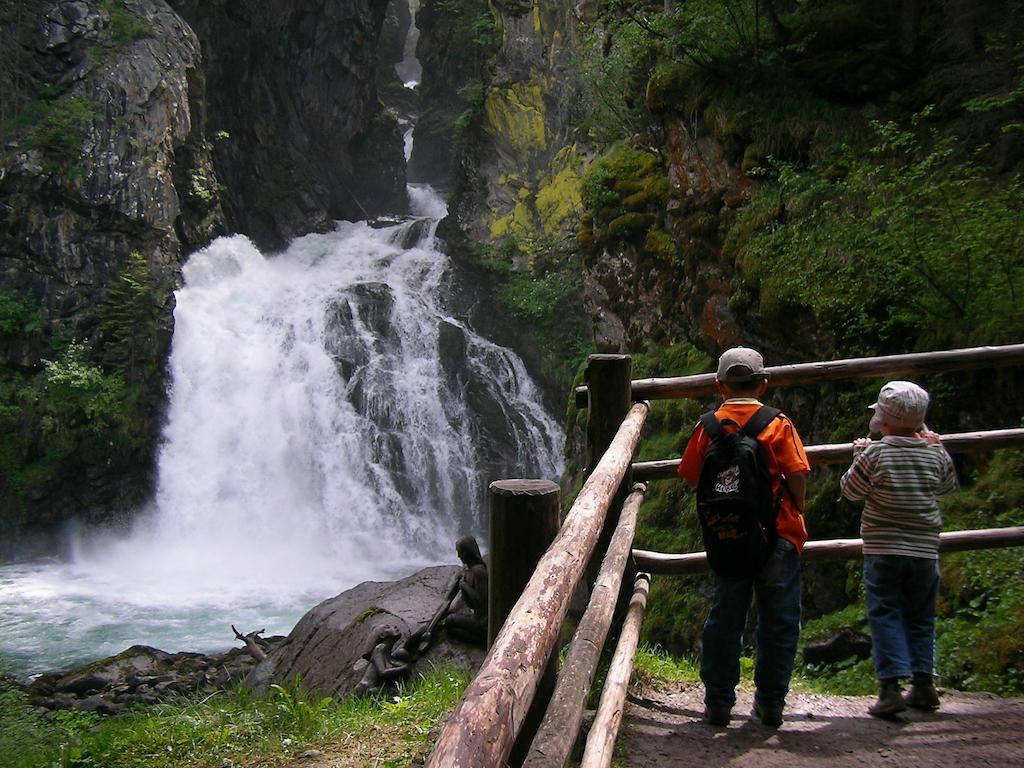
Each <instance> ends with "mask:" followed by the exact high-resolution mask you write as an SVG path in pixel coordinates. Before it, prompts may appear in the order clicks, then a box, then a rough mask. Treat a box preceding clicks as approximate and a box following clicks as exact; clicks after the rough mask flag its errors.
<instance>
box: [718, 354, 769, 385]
mask: <svg viewBox="0 0 1024 768" xmlns="http://www.w3.org/2000/svg"><path fill="white" fill-rule="evenodd" d="M717 378H718V380H719V381H722V382H725V383H726V384H728V383H729V382H737V383H740V382H748V381H750V380H751V379H754V378H763V379H767V378H768V371H766V370H765V369H764V359H763V358H762V357H761V353H760V352H758V351H757V350H756V349H751V348H750V347H733V348H732V349H727V350H726V351H725V352H723V353H722V356H721V357H720V358H718V374H717Z"/></svg>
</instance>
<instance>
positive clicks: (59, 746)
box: [0, 669, 468, 768]
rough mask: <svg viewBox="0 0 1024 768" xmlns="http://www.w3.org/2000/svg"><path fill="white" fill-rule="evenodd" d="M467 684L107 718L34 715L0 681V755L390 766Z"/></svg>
mask: <svg viewBox="0 0 1024 768" xmlns="http://www.w3.org/2000/svg"><path fill="white" fill-rule="evenodd" d="M467 682H468V678H467V677H466V676H465V675H464V674H462V673H459V672H454V671H452V670H445V669H437V670H434V671H432V672H430V673H428V674H427V675H425V676H424V677H422V678H421V679H420V680H419V681H417V682H415V683H413V684H407V685H402V686H399V688H398V689H397V690H392V691H391V692H389V693H379V694H377V695H374V696H369V697H366V698H360V699H356V698H345V699H343V700H341V701H335V700H334V699H332V698H330V697H325V698H321V697H318V696H314V695H311V694H308V693H305V692H303V691H301V690H300V689H299V688H298V686H297V685H295V684H291V685H287V686H272V688H271V690H270V692H269V693H268V694H267V695H266V696H256V695H254V694H252V693H251V692H250V691H247V690H245V689H238V690H235V691H233V692H221V693H218V694H215V695H212V696H208V697H206V698H203V699H195V700H191V701H188V702H186V703H184V704H180V705H174V706H171V705H164V706H158V707H152V708H147V709H139V710H134V711H131V712H128V713H125V714H122V715H118V716H115V717H108V718H100V717H98V716H95V715H87V714H83V713H70V712H63V713H55V714H49V715H47V714H39V712H38V711H37V710H35V709H33V708H30V707H28V706H27V704H26V703H25V701H24V697H23V696H22V694H21V692H20V691H18V690H17V689H15V688H14V687H13V686H11V685H10V684H9V683H0V749H2V751H3V755H4V765H5V766H7V767H8V768H29V766H39V765H60V766H62V768H63V767H65V766H67V767H68V768H74V767H77V766H81V767H82V768H84V767H85V766H104V768H121V767H122V766H124V767H125V768H127V766H139V765H145V766H148V767H149V768H171V767H172V766H182V765H188V766H196V767H197V768H198V767H202V768H206V767H210V768H213V767H214V766H216V767H217V768H222V767H223V766H234V765H262V766H276V765H285V764H289V763H290V762H291V761H292V760H294V759H295V757H296V756H297V755H298V754H300V753H301V752H303V751H305V750H308V749H317V750H320V751H323V752H325V753H327V754H328V755H330V756H331V758H332V762H331V764H332V765H338V766H362V765H376V766H381V768H384V767H385V766H389V767H395V768H397V766H405V765H408V764H409V762H410V760H411V759H412V758H413V757H414V756H415V755H416V754H417V753H418V752H419V751H420V750H421V749H423V748H424V747H425V746H426V743H427V736H428V734H429V731H430V729H431V727H432V726H433V725H434V723H435V722H436V721H437V719H438V718H439V717H440V716H441V715H442V714H444V713H445V712H446V711H447V710H449V709H450V708H451V707H452V706H454V704H455V703H456V701H457V700H458V698H459V696H461V694H462V691H463V689H464V688H465V686H466V684H467Z"/></svg>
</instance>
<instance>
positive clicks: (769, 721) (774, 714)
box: [750, 701, 782, 728]
mask: <svg viewBox="0 0 1024 768" xmlns="http://www.w3.org/2000/svg"><path fill="white" fill-rule="evenodd" d="M750 714H752V715H753V716H754V717H756V718H759V719H760V720H761V723H762V724H763V725H767V726H768V727H769V728H778V727H779V726H780V725H782V707H778V706H773V705H771V704H762V703H761V702H759V701H755V702H754V708H753V709H752V710H750Z"/></svg>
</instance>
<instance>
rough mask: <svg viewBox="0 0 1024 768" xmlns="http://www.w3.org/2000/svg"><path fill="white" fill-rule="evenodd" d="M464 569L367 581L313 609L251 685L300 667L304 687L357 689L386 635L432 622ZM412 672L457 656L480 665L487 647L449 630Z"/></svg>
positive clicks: (289, 676)
mask: <svg viewBox="0 0 1024 768" xmlns="http://www.w3.org/2000/svg"><path fill="white" fill-rule="evenodd" d="M459 572H460V569H459V568H458V567H456V566H447V565H441V566H435V567H433V568H426V569H424V570H422V571H420V572H418V573H415V574H413V575H412V576H409V577H407V578H405V579H402V580H401V581H397V582H372V581H368V582H364V583H362V584H360V585H358V586H356V587H353V588H352V589H350V590H348V591H347V592H343V593H342V594H340V595H338V596H337V597H332V598H330V599H328V600H325V601H324V602H322V603H320V604H319V605H318V606H316V607H315V608H313V609H312V610H310V611H309V612H308V613H307V614H306V615H305V616H303V617H302V619H300V620H299V623H298V624H296V625H295V629H293V630H292V631H291V633H290V634H289V635H288V637H287V638H286V639H285V640H284V642H283V643H281V644H280V645H279V646H277V647H276V648H275V649H274V650H272V651H271V652H270V653H269V654H268V656H267V658H266V659H265V660H264V661H262V662H260V664H259V665H258V666H257V667H256V668H255V669H254V670H253V671H252V673H251V674H250V675H249V677H248V678H247V679H246V685H249V686H252V687H254V688H257V689H261V688H265V687H266V686H268V685H269V684H270V683H287V682H291V681H292V680H294V679H295V676H296V675H298V676H299V678H300V680H301V684H302V686H303V688H305V689H307V690H313V691H318V692H320V693H323V694H328V695H333V696H339V695H343V694H346V693H349V692H351V691H354V690H355V689H356V686H357V685H358V684H359V682H360V680H361V679H362V677H363V675H364V672H365V663H361V660H362V661H363V662H365V660H367V659H368V658H369V657H370V655H371V654H372V652H373V650H374V648H375V647H376V646H377V645H378V644H379V643H380V642H381V639H382V638H390V641H391V642H394V641H395V640H396V639H399V638H407V637H409V635H410V634H412V633H413V632H414V631H416V630H417V629H419V628H420V627H421V626H423V625H425V624H427V623H428V622H429V621H430V619H431V617H432V616H433V614H434V613H435V611H436V610H437V609H438V606H440V605H441V604H442V603H444V602H445V600H446V598H447V597H448V593H449V590H450V588H451V586H452V583H453V581H454V580H455V579H457V578H458V575H459ZM438 634H439V635H440V636H438V637H435V638H433V642H432V644H431V645H430V647H429V648H428V649H427V650H426V652H425V653H424V654H423V655H422V656H420V657H419V658H418V660H416V662H415V663H414V664H413V665H412V666H411V668H410V669H409V670H408V672H407V673H406V674H413V673H414V671H415V669H416V668H417V665H419V668H421V669H429V668H431V667H434V666H438V665H443V664H450V665H454V666H456V667H460V668H462V669H467V670H468V669H474V668H476V667H477V666H479V664H480V662H481V660H482V659H483V649H482V648H474V647H472V646H468V645H465V644H462V643H452V642H450V641H448V639H447V638H446V637H445V635H444V633H443V632H440V633H438Z"/></svg>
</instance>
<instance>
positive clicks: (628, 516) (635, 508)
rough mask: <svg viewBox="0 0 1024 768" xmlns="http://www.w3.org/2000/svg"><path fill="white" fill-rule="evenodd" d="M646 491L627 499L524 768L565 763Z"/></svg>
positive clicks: (636, 491) (635, 488)
mask: <svg viewBox="0 0 1024 768" xmlns="http://www.w3.org/2000/svg"><path fill="white" fill-rule="evenodd" d="M645 491H646V488H645V487H644V486H643V485H639V484H637V485H634V486H633V490H632V492H631V493H630V494H629V496H628V497H627V498H626V503H625V504H624V505H623V508H622V514H621V515H620V517H619V524H618V526H616V528H615V534H614V535H613V536H612V540H611V543H610V545H609V546H608V552H607V554H606V555H605V557H604V561H603V562H602V563H601V572H600V573H599V574H598V577H597V581H596V582H595V583H594V588H593V590H592V591H591V595H590V602H589V603H588V604H587V610H586V611H585V612H584V614H583V618H582V619H580V623H579V626H578V627H577V628H576V632H575V634H574V635H573V638H572V642H571V643H570V644H569V649H568V651H567V652H566V654H565V660H564V661H563V663H562V669H561V672H560V673H559V675H558V683H557V684H556V686H555V692H554V694H552V696H551V702H550V703H549V704H548V709H547V713H546V714H545V716H544V721H543V722H542V723H541V726H540V729H539V730H538V731H537V736H536V737H535V738H534V740H533V745H532V746H531V747H530V753H529V754H528V755H527V756H526V760H525V761H524V762H523V768H562V767H563V766H564V765H565V764H566V763H567V762H568V759H569V753H570V752H572V748H573V745H574V744H575V743H576V735H577V734H578V733H579V731H580V723H582V722H583V711H584V709H585V708H586V704H587V695H588V693H589V691H590V686H591V685H592V684H593V682H594V673H595V672H596V671H597V664H598V662H599V661H600V659H601V650H602V649H603V648H604V642H605V640H606V639H607V637H608V630H609V628H610V627H611V623H612V616H613V614H614V612H615V603H616V601H617V599H618V597H619V588H620V587H621V586H622V575H623V571H624V570H625V567H626V562H627V561H628V559H629V556H630V550H631V548H632V546H633V534H634V532H635V531H636V518H637V514H638V512H639V511H640V503H641V502H642V501H643V498H644V492H645Z"/></svg>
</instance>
